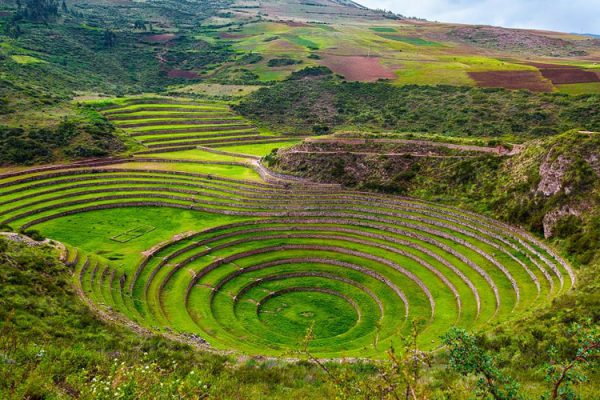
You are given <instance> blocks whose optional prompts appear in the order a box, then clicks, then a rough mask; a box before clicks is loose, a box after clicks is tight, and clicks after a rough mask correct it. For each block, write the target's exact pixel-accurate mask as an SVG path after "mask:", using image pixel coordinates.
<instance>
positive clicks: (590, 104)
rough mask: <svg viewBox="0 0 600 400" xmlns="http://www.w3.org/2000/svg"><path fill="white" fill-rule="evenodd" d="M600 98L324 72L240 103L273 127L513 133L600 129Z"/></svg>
mask: <svg viewBox="0 0 600 400" xmlns="http://www.w3.org/2000/svg"><path fill="white" fill-rule="evenodd" d="M599 101H600V98H599V97H598V96H597V95H585V96H578V97H569V96H566V95H558V94H534V93H531V92H525V91H508V90H502V89H473V88H466V87H451V86H437V87H429V86H403V87H398V86H391V85H389V84H387V83H356V82H354V83H349V82H341V81H339V80H338V79H336V78H332V77H324V78H321V79H311V80H293V79H292V80H287V81H285V82H281V83H278V84H276V85H273V86H271V87H269V88H263V89H261V90H258V91H256V92H254V93H252V94H251V95H250V96H248V97H247V98H245V99H244V100H243V101H242V102H241V104H240V105H239V106H237V107H236V110H237V111H239V112H240V113H242V114H243V115H245V116H246V117H249V118H252V119H254V120H255V121H261V123H263V124H266V125H267V126H269V127H270V128H272V129H273V130H276V131H295V132H303V133H310V132H311V131H312V130H313V127H314V126H317V125H318V126H323V125H325V126H327V127H329V128H331V129H332V130H344V129H357V128H358V129H359V130H376V131H399V132H427V133H440V134H445V135H449V136H485V137H490V136H506V137H511V138H514V139H516V140H523V139H525V138H532V137H539V136H548V135H553V134H557V133H559V132H564V131H566V130H568V129H573V128H585V129H589V130H600V108H598V107H597V105H598V102H599Z"/></svg>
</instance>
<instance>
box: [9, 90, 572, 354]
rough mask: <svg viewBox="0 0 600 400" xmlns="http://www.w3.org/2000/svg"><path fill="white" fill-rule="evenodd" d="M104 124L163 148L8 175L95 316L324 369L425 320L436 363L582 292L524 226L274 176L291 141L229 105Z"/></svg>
mask: <svg viewBox="0 0 600 400" xmlns="http://www.w3.org/2000/svg"><path fill="white" fill-rule="evenodd" d="M104 113H105V114H106V115H107V116H108V117H109V118H111V120H113V121H115V122H116V123H118V124H119V126H120V127H121V128H123V129H124V130H125V131H126V132H127V133H128V134H129V135H131V136H132V137H133V138H135V139H136V140H139V141H140V142H141V143H142V144H143V146H145V147H146V148H147V149H145V150H142V151H141V152H140V153H138V154H137V155H135V156H134V157H124V158H122V159H110V160H106V159H104V160H92V161H86V162H79V163H73V164H69V165H50V166H45V167H38V168H33V169H28V170H18V171H12V172H4V173H3V174H2V175H0V188H1V189H0V223H1V224H3V225H10V226H11V227H12V228H13V229H15V230H17V229H23V230H31V229H36V230H39V231H40V232H41V233H42V234H44V235H46V236H47V237H49V238H51V239H55V240H58V241H61V242H63V243H64V244H65V245H66V248H67V251H66V252H65V254H63V259H64V261H65V263H67V264H69V265H71V266H73V268H74V271H75V272H74V282H75V284H76V285H77V286H78V287H79V288H80V289H81V292H82V293H83V294H84V295H85V296H86V297H87V298H88V299H89V300H90V301H91V302H92V303H93V304H95V306H94V307H97V308H98V309H100V310H104V311H106V312H109V311H110V312H114V313H118V314H120V317H122V318H126V319H128V320H130V321H132V322H133V323H135V324H137V325H139V326H142V327H144V328H146V329H150V330H153V331H156V332H159V333H164V334H169V335H179V336H181V337H185V338H186V339H187V340H191V341H194V342H196V343H197V344H198V345H199V346H204V347H206V348H210V349H213V350H216V351H237V352H243V353H247V354H261V355H268V356H281V355H289V354H290V351H293V350H295V349H298V348H299V346H300V342H302V340H303V338H304V336H305V334H306V332H307V330H308V329H309V328H311V329H312V335H313V340H312V341H311V342H310V347H309V349H310V350H311V351H312V352H313V353H314V354H316V355H318V356H321V357H332V358H333V357H335V358H338V357H373V358H377V357H381V356H383V354H384V352H385V350H386V349H387V348H388V347H389V345H390V344H398V343H399V341H400V339H401V338H402V337H403V336H404V335H405V334H407V333H408V331H409V329H410V326H411V323H410V321H412V320H413V319H416V320H420V321H422V323H423V324H424V331H423V333H422V335H421V336H420V340H421V343H420V345H421V346H423V347H424V348H429V349H431V348H435V347H437V346H438V345H439V336H440V335H441V334H443V333H444V332H446V331H447V330H448V329H449V328H450V327H451V326H454V325H458V326H462V327H465V328H469V329H474V328H477V329H485V328H486V327H490V326H493V325H496V324H500V323H502V322H504V321H507V320H509V319H511V318H514V317H515V316H518V315H522V314H523V313H528V312H530V311H531V310H533V309H535V308H536V307H538V306H540V305H542V304H545V303H547V302H550V301H551V300H552V299H553V298H554V297H555V296H557V295H558V294H560V293H562V292H564V291H566V290H568V289H569V288H571V287H572V286H573V284H574V275H573V272H572V270H571V268H570V267H569V265H568V264H567V263H566V262H565V261H564V260H563V259H562V258H561V257H560V256H559V255H557V254H556V253H554V252H553V251H552V250H551V249H550V248H549V247H548V246H546V245H545V244H544V243H542V242H540V241H538V240H536V239H535V238H533V237H532V236H531V235H529V234H528V233H526V232H524V231H521V230H519V229H517V228H515V227H512V226H508V225H505V224H502V223H499V222H496V221H493V220H491V219H488V218H486V217H482V216H480V215H476V214H473V213H471V212H466V211H461V210H458V209H454V208H451V207H448V206H442V205H437V204H433V203H428V202H424V201H418V200H414V199H410V198H402V197H393V196H387V195H379V194H372V193H368V194H367V193H362V192H357V191H350V190H345V189H343V188H341V187H338V186H335V185H324V184H315V183H311V182H307V181H303V180H300V179H298V178H293V177H289V176H284V175H279V174H276V173H273V172H270V171H269V170H267V169H265V168H264V167H262V166H261V164H260V163H259V161H258V160H257V158H258V157H257V155H256V154H251V153H252V151H254V152H255V153H258V152H260V151H265V152H264V153H263V154H266V153H268V152H269V151H270V148H267V147H260V146H265V144H264V142H263V141H266V142H268V144H269V145H271V146H273V142H276V141H277V140H284V138H281V137H272V136H271V137H269V136H266V135H261V134H258V133H256V131H255V128H254V127H252V126H251V124H249V123H248V122H247V121H245V120H243V119H241V118H240V117H238V116H236V115H234V114H233V113H232V112H231V111H230V110H229V109H228V108H227V107H226V106H225V105H223V104H221V105H218V104H212V103H211V104H209V103H195V102H183V101H178V102H173V101H169V100H159V99H154V100H149V99H144V100H143V101H134V100H128V101H125V102H123V104H120V105H118V106H113V107H112V108H110V109H105V110H104ZM167 139H168V140H167ZM285 140H289V139H285ZM230 145H231V147H233V148H235V149H236V152H235V153H233V152H228V151H227V149H228V148H229V147H230ZM151 146H152V147H151ZM198 146H202V148H200V149H198ZM252 146H259V147H254V148H252ZM206 149H209V150H211V151H213V152H208V151H206ZM244 149H246V150H247V151H249V152H250V154H248V153H243V152H242V150H244ZM214 151H216V152H217V153H215V152H214ZM154 152H156V153H158V154H156V155H155V154H154ZM193 154H196V156H195V157H194V156H193ZM198 154H200V156H199V155H198ZM159 155H160V156H164V157H159ZM166 155H168V156H169V157H166ZM201 155H205V156H206V157H204V158H203V156H201ZM220 157H222V159H220Z"/></svg>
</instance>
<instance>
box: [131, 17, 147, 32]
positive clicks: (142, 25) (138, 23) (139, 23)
mask: <svg viewBox="0 0 600 400" xmlns="http://www.w3.org/2000/svg"><path fill="white" fill-rule="evenodd" d="M133 29H143V30H146V21H144V20H141V19H136V20H135V21H134V22H133Z"/></svg>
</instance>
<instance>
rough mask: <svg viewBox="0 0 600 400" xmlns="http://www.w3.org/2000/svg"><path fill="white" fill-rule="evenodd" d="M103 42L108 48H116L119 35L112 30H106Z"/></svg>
mask: <svg viewBox="0 0 600 400" xmlns="http://www.w3.org/2000/svg"><path fill="white" fill-rule="evenodd" d="M102 42H103V44H104V47H107V48H111V47H114V46H115V44H117V35H115V33H114V32H113V31H111V30H110V29H108V28H107V29H105V30H104V33H103V34H102Z"/></svg>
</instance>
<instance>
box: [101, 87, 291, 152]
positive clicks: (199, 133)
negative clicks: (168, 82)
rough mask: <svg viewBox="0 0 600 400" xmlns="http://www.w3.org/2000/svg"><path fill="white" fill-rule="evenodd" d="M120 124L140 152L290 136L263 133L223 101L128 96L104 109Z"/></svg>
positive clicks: (113, 120)
mask: <svg viewBox="0 0 600 400" xmlns="http://www.w3.org/2000/svg"><path fill="white" fill-rule="evenodd" d="M103 113H104V115H105V116H106V117H107V118H108V119H110V120H111V121H112V122H113V123H114V124H115V125H116V126H117V127H119V128H121V129H123V130H124V131H125V132H127V134H129V135H130V136H131V137H133V138H135V139H136V140H137V141H139V142H140V143H141V144H142V145H144V146H145V147H146V149H144V150H141V151H140V152H138V154H142V155H143V154H160V153H171V152H177V151H182V150H192V149H195V148H197V147H199V146H202V147H221V146H235V145H239V144H264V143H271V142H273V143H277V142H283V141H289V138H282V137H277V136H268V135H263V134H261V133H260V132H259V131H258V130H257V128H256V127H255V126H253V125H252V124H251V123H250V122H249V121H247V120H245V119H244V118H243V117H241V116H239V115H236V114H235V113H233V112H232V111H231V110H230V109H229V107H228V106H227V105H225V104H223V103H216V102H194V101H186V100H176V99H165V98H157V99H151V98H148V99H129V100H127V101H124V102H123V104H122V105H119V106H111V107H109V108H105V109H104V110H103Z"/></svg>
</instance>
